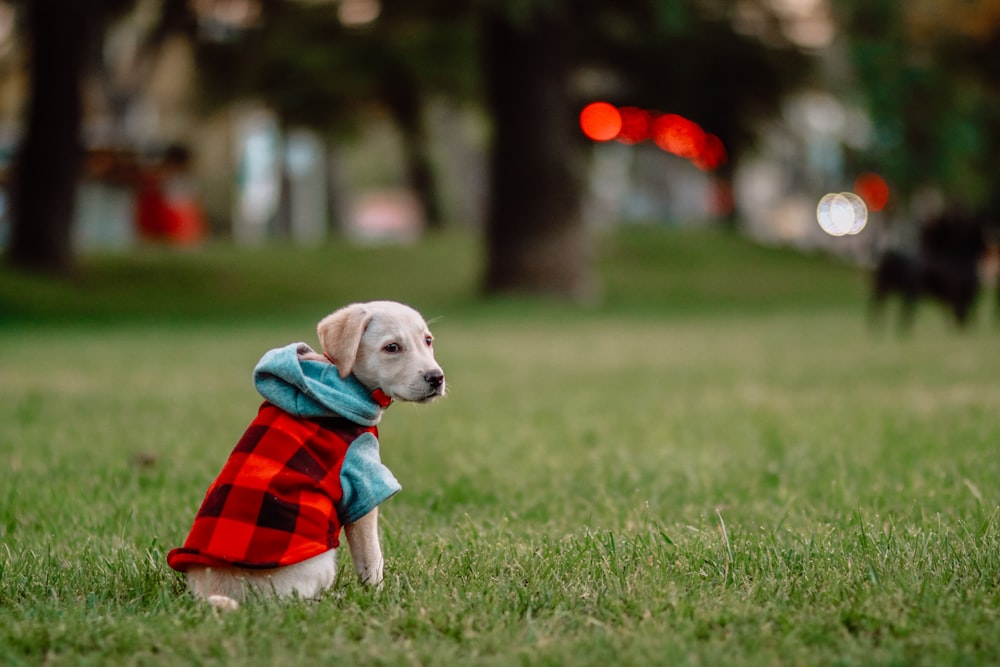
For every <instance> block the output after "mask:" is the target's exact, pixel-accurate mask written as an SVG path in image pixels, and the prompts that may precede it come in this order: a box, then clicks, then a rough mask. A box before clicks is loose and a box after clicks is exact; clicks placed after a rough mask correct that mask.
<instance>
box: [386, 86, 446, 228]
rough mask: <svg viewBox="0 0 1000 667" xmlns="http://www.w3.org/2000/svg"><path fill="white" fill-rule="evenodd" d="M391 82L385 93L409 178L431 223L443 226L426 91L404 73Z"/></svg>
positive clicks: (432, 226) (434, 226)
mask: <svg viewBox="0 0 1000 667" xmlns="http://www.w3.org/2000/svg"><path fill="white" fill-rule="evenodd" d="M389 83H390V85H389V86H388V87H387V90H386V95H385V97H386V100H387V102H388V105H389V108H390V110H391V112H392V116H393V119H394V120H395V121H396V125H397V126H398V127H399V129H400V132H401V134H402V138H403V157H404V159H405V160H406V177H407V181H408V182H409V185H410V187H411V188H413V191H414V193H415V194H416V196H417V199H418V200H419V201H420V204H421V205H422V206H423V209H424V211H423V213H424V218H425V219H426V222H427V226H428V227H429V228H431V229H441V228H442V227H443V226H444V221H443V219H442V216H441V209H440V206H439V205H438V188H437V182H436V179H435V177H434V166H433V164H432V163H431V157H430V153H429V151H428V146H427V137H426V132H425V131H424V119H423V107H424V105H423V95H422V93H421V90H420V88H419V84H418V83H417V82H416V81H413V80H412V78H411V77H409V76H407V75H406V74H404V73H399V74H398V75H397V76H391V77H389Z"/></svg>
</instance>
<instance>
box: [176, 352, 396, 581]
mask: <svg viewBox="0 0 1000 667" xmlns="http://www.w3.org/2000/svg"><path fill="white" fill-rule="evenodd" d="M300 345H301V344H300ZM301 351H302V348H301V347H300V346H288V348H281V350H277V351H275V350H272V352H270V353H268V354H269V355H272V353H275V352H278V353H279V354H273V355H272V357H271V358H270V359H269V357H268V355H265V357H264V358H263V359H262V360H261V363H260V364H258V367H257V369H255V382H256V384H257V387H258V389H259V390H261V393H262V394H264V395H265V398H269V397H270V398H275V397H277V400H279V401H282V402H283V403H284V404H285V405H286V406H288V407H292V408H293V409H298V410H299V411H300V412H315V410H312V409H311V408H305V409H303V407H302V405H303V400H304V398H303V396H301V395H299V394H301V393H302V392H301V391H296V392H291V394H289V395H294V400H293V401H291V402H290V401H289V400H287V398H288V396H283V395H281V392H278V391H275V389H274V386H270V385H269V383H271V384H273V383H274V382H275V378H276V377H277V378H278V380H277V382H278V384H279V385H281V388H282V389H287V388H288V385H289V381H288V380H289V377H291V378H292V381H291V384H295V383H300V381H301V380H302V378H303V377H306V378H313V379H317V380H318V381H320V382H321V384H323V385H324V386H325V387H326V388H327V389H331V388H332V389H334V390H335V393H336V392H340V393H343V394H345V395H344V396H341V397H340V398H341V399H344V400H342V401H340V402H345V401H346V403H348V404H349V405H350V408H351V409H350V410H346V409H345V410H344V411H345V412H351V411H352V410H353V412H352V417H353V419H347V418H345V417H342V416H340V415H339V414H337V413H335V412H333V408H334V407H336V405H337V403H338V401H337V400H333V399H331V397H330V395H322V392H316V391H312V392H309V393H310V394H311V397H310V400H314V399H316V396H317V395H321V400H319V401H316V403H317V404H323V405H325V408H323V409H322V410H319V412H324V411H325V412H326V414H327V415H332V416H302V415H298V414H293V413H292V412H289V411H288V410H286V409H283V408H282V407H279V406H278V405H275V404H273V403H272V402H270V401H265V402H264V404H263V405H262V406H261V408H260V410H259V412H258V414H257V418H256V419H254V421H253V422H252V423H251V424H250V426H249V427H248V428H247V430H246V432H245V433H244V434H243V437H242V438H241V439H240V440H239V442H238V443H237V445H236V447H235V449H234V450H233V452H232V454H230V456H229V459H228V460H227V461H226V463H225V465H224V466H223V468H222V471H221V472H220V473H219V476H218V477H217V478H216V479H215V481H214V482H213V483H212V484H211V486H210V487H209V489H208V492H207V493H206V494H205V498H204V500H203V501H202V504H201V508H200V509H199V510H198V513H197V515H196V516H195V520H194V524H193V525H192V527H191V531H190V533H189V534H188V536H187V539H186V540H185V541H184V546H182V547H180V548H178V549H173V550H172V551H170V553H169V554H168V555H167V563H168V564H169V565H170V567H172V568H173V569H175V570H179V571H182V572H183V571H186V570H187V569H188V568H189V567H190V566H192V565H205V566H209V567H213V566H215V567H219V566H229V567H232V566H235V567H244V568H275V567H280V566H284V565H292V564H294V563H299V562H301V561H303V560H306V559H308V558H312V557H314V556H318V555H319V554H321V553H324V552H326V551H328V550H330V549H334V548H336V547H337V546H339V544H340V529H341V526H342V525H343V524H345V523H352V522H354V521H357V520H358V519H360V518H361V517H363V516H364V515H365V514H367V513H368V512H370V511H371V510H373V509H374V508H375V507H377V506H378V505H379V504H380V503H381V502H382V501H384V500H386V499H387V498H389V497H390V496H392V495H393V494H395V493H396V492H397V491H399V489H400V486H399V482H397V481H396V479H395V477H393V475H392V473H391V472H390V471H389V469H388V468H386V467H385V466H384V465H383V464H382V462H381V460H380V458H379V452H378V439H377V438H378V429H377V427H376V425H375V424H374V423H368V424H364V423H361V424H359V423H357V421H367V422H372V421H378V418H379V417H380V415H381V409H382V408H383V407H385V406H386V405H387V402H385V401H383V402H381V403H379V402H376V399H373V398H371V397H369V396H367V395H362V394H359V391H360V392H364V391H365V390H364V389H363V388H360V390H359V387H360V385H357V383H356V381H352V378H348V379H347V380H346V381H345V380H341V379H340V378H339V375H337V373H336V368H333V367H332V365H331V364H325V363H322V362H313V361H300V360H299V359H298V353H299V352H301ZM265 362H266V363H265ZM275 362H277V363H275ZM286 366H289V367H290V368H291V370H289V367H286ZM275 368H277V369H278V371H277V373H274V372H273V371H274V370H275ZM330 368H333V372H332V373H330V372H329V369H330ZM300 373H301V376H300ZM352 382H353V384H352ZM306 384H308V383H306ZM355 385H356V386H355ZM365 403H367V406H365ZM358 406H362V407H361V408H359V407H358ZM314 407H315V406H314ZM341 407H342V408H343V406H341Z"/></svg>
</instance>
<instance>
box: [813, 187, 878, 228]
mask: <svg viewBox="0 0 1000 667" xmlns="http://www.w3.org/2000/svg"><path fill="white" fill-rule="evenodd" d="M816 220H817V221H819V226H820V228H822V230H823V231H824V232H826V233H827V234H829V235H830V236H847V235H848V234H857V233H858V232H860V231H861V230H862V229H864V228H865V225H866V224H868V207H867V206H866V205H865V202H864V201H863V200H862V199H861V197H859V196H857V195H856V194H854V193H853V192H831V193H829V194H826V195H823V197H822V199H820V200H819V205H818V206H817V207H816Z"/></svg>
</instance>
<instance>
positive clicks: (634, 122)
mask: <svg viewBox="0 0 1000 667" xmlns="http://www.w3.org/2000/svg"><path fill="white" fill-rule="evenodd" d="M618 112H619V113H620V114H621V117H622V129H621V131H620V132H619V133H618V136H617V137H615V139H616V140H617V141H620V142H621V143H623V144H638V143H640V142H643V141H645V140H646V139H649V133H650V123H651V120H652V119H651V118H650V114H649V112H648V111H646V110H645V109H640V108H638V107H621V108H620V109H618Z"/></svg>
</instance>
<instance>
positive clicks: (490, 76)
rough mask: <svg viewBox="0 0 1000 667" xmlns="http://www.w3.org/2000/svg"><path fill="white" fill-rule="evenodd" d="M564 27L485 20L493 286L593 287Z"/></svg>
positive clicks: (492, 289)
mask: <svg viewBox="0 0 1000 667" xmlns="http://www.w3.org/2000/svg"><path fill="white" fill-rule="evenodd" d="M563 30H564V29H563V28H562V26H561V25H560V24H559V22H558V21H547V20H545V19H537V20H534V21H531V22H525V23H523V24H513V23H511V22H510V21H509V20H508V19H506V18H504V17H502V16H494V17H492V18H491V19H488V21H487V25H486V53H485V68H486V72H485V78H486V85H487V90H488V104H489V108H490V112H491V115H492V118H493V138H492V146H491V151H490V157H491V164H490V169H491V173H490V204H489V209H488V211H487V221H486V241H487V269H486V275H485V284H484V288H485V290H486V292H487V293H489V294H498V293H522V294H535V295H547V296H555V297H559V298H569V299H577V300H584V299H587V298H589V297H590V296H592V291H593V284H592V280H591V275H590V256H589V247H588V245H589V244H588V242H587V233H586V229H585V225H584V222H583V216H582V211H581V206H582V195H583V180H582V162H583V160H582V152H583V151H582V147H583V143H582V141H580V139H579V138H578V137H577V134H578V122H577V110H576V109H575V108H574V105H573V101H572V99H571V97H570V94H569V90H568V78H569V71H570V65H571V60H570V54H569V50H568V46H567V44H566V42H565V35H564V34H563Z"/></svg>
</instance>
